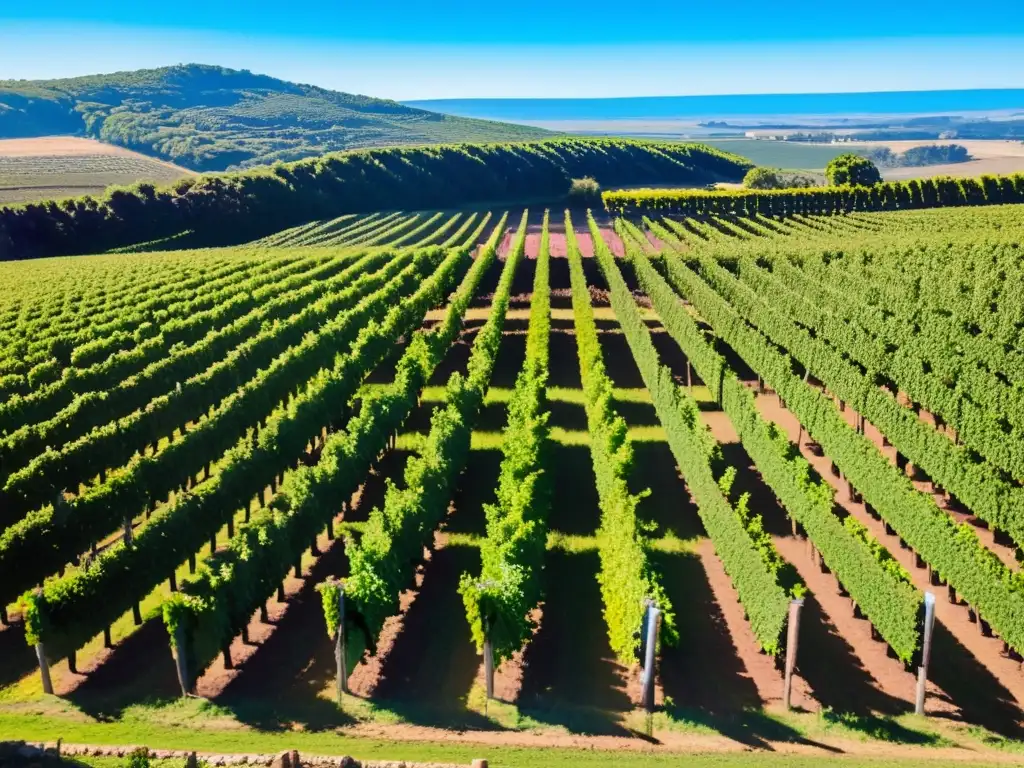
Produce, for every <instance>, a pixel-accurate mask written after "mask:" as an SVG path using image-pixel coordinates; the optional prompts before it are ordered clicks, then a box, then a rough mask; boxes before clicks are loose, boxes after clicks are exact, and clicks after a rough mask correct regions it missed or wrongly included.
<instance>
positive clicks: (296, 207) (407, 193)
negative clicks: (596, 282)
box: [0, 139, 750, 260]
mask: <svg viewBox="0 0 1024 768" xmlns="http://www.w3.org/2000/svg"><path fill="white" fill-rule="evenodd" d="M749 167H750V163H749V162H747V161H746V160H743V159H742V158H740V157H737V156H735V155H731V154H728V153H725V152H721V151H719V150H716V149H713V148H710V147H706V146H703V145H700V144H677V143H668V142H649V141H636V140H622V139H554V140H545V141H537V142H523V143H513V144H452V145H440V146H430V147H396V148H389V149H371V150H359V151H355V152H344V153H337V154H331V155H325V156H323V157H318V158H310V159H307V160H300V161H298V162H294V163H279V164H276V165H273V166H268V167H266V168H259V169H255V170H252V171H248V172H244V173H235V174H217V175H205V176H199V177H190V178H185V179H182V180H180V181H178V182H175V183H174V184H172V185H170V186H167V187H154V186H153V185H149V184H138V185H135V186H133V187H129V188H114V189H112V190H109V191H108V192H107V194H106V195H105V196H104V197H101V198H92V197H88V196H86V197H81V198H76V199H70V200H61V201H47V202H41V203H32V204H27V205H21V206H15V207H5V208H0V260H9V259H29V258H36V257H40V256H53V255H62V254H77V253H97V252H100V251H105V250H109V249H111V248H117V247H120V246H125V245H130V244H133V243H140V242H147V241H151V240H156V239H158V238H163V237H168V236H171V235H174V234H177V233H179V232H183V231H185V230H192V231H193V232H195V233H196V239H197V241H198V242H201V243H203V242H205V243H214V242H219V243H228V242H235V243H237V242H244V241H245V240H249V239H252V238H255V237H260V236H262V235H265V234H268V233H270V232H275V231H277V230H280V229H284V228H286V227H291V226H294V225H296V224H301V223H303V222H306V221H311V220H313V219H318V218H325V217H333V216H338V215H341V214H343V213H359V212H364V211H377V210H387V209H424V208H435V209H436V208H445V207H452V206H460V205H466V204H471V203H474V202H490V201H502V200H527V199H537V198H547V199H552V198H559V197H561V196H563V195H564V194H565V193H566V192H567V191H568V188H569V180H570V179H572V178H578V177H583V176H592V177H594V178H595V179H597V180H598V182H599V183H601V184H603V185H606V186H607V185H626V184H704V183H707V182H710V181H719V180H721V181H728V180H732V181H739V180H740V179H742V178H743V174H744V173H745V172H746V171H747V169H748V168H749Z"/></svg>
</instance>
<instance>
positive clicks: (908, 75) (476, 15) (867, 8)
mask: <svg viewBox="0 0 1024 768" xmlns="http://www.w3.org/2000/svg"><path fill="white" fill-rule="evenodd" d="M630 16H631V17H630V18H629V19H627V18H626V14H624V12H623V11H622V10H621V7H620V6H614V5H611V4H607V3H600V2H593V1H592V0H591V2H588V3H586V4H583V3H579V2H572V1H570V2H566V3H563V4H560V5H558V6H551V5H550V4H548V3H544V2H541V0H524V1H523V2H522V3H519V4H517V5H516V6H515V8H514V9H512V10H511V11H510V10H509V9H507V8H503V7H497V6H486V5H484V6H479V5H477V4H473V3H469V2H464V1H463V0H455V1H454V2H449V3H446V4H445V8H444V13H438V12H437V10H436V9H433V8H428V7H424V6H422V4H419V3H413V2H410V1H409V0H392V2H390V3H388V4H387V5H386V6H381V5H379V4H376V5H373V6H350V5H348V4H346V5H345V6H344V7H330V6H328V7H319V6H318V7H315V8H313V7H309V8H306V7H282V6H281V5H280V4H279V3H274V2H271V1H270V0H250V2H247V3H239V2H227V3H208V2H198V0H183V1H182V2H181V3H178V4H176V5H175V6H173V7H169V6H153V5H151V4H140V5H128V4H125V3H123V2H114V1H113V0H96V2H93V3H91V4H89V5H88V6H83V5H82V4H81V3H78V2H72V0H51V2H49V3H46V4H35V5H31V6H29V5H26V4H20V5H19V7H4V8H0V79H19V78H20V79H30V80H36V79H52V78H58V77H71V76H76V75H83V74H96V73H107V72H114V71H123V70H134V69H141V68H153V67H159V66H166V65H169V64H174V63H184V62H192V61H201V62H206V63H211V64H219V65H222V66H226V67H231V68H234V69H249V70H252V71H254V72H260V73H264V74H268V75H272V76H274V77H279V78H281V79H283V80H290V81H295V82H301V83H309V84H313V85H319V86H322V87H325V88H331V89H334V90H339V91H346V92H349V93H360V94H366V95H370V96H377V97H381V98H390V99H394V100H396V101H419V100H425V99H469V98H533V99H536V98H578V97H583V98H632V97H637V98H646V97H657V96H707V95H754V94H807V93H864V92H868V93H870V92H883V91H884V92H892V91H930V90H975V89H1002V88H1016V87H1019V86H1020V84H1021V83H1024V14H1022V13H1019V12H1018V11H1017V6H1016V3H1014V2H1011V0H992V2H990V3H989V4H988V5H987V7H986V12H985V13H982V14H978V13H973V14H972V13H965V12H964V9H963V7H962V4H954V3H952V2H950V1H949V0H932V1H931V2H928V3H925V2H923V0H912V1H911V2H904V3H898V4H893V3H889V2H883V0H864V2H863V3H861V4H860V5H859V6H858V8H857V9H856V16H857V18H858V19H863V20H865V21H863V22H861V23H851V22H850V21H849V20H848V19H845V18H838V19H837V18H836V17H837V16H841V14H837V13H836V11H835V10H834V9H833V8H831V7H828V6H825V5H823V4H820V3H813V2H810V0H793V2H792V3H790V4H789V5H787V7H786V8H785V10H783V11H780V10H779V9H777V8H772V7H767V6H765V5H764V4H763V3H760V2H755V0H736V2H734V3H732V4H730V6H729V8H728V12H727V13H724V12H723V11H722V9H721V8H714V7H706V6H697V7H684V6H681V5H680V4H678V3H676V2H673V1H672V0H652V2H651V3H649V4H647V5H645V6H644V9H643V13H642V14H638V15H634V14H631V15H630ZM634 16H635V17H634ZM873 19H878V20H884V24H878V23H874V22H873V21H872V20H873ZM627 22H628V23H627Z"/></svg>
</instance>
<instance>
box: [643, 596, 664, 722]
mask: <svg viewBox="0 0 1024 768" xmlns="http://www.w3.org/2000/svg"><path fill="white" fill-rule="evenodd" d="M660 628H661V609H660V608H658V606H657V605H656V604H655V603H654V601H653V600H650V601H648V602H647V610H646V611H645V612H644V623H643V626H642V627H641V630H640V631H641V633H642V635H641V636H642V637H644V649H643V650H644V658H643V664H644V666H643V678H642V688H641V692H640V703H641V704H642V705H643V707H644V709H645V710H646V711H647V714H648V715H650V714H651V713H653V712H654V666H655V658H656V654H657V650H658V630H659V629H660Z"/></svg>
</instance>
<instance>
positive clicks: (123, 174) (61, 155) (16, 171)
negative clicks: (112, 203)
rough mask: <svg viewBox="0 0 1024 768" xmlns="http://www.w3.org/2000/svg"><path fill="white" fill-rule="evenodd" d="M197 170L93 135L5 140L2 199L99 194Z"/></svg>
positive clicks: (0, 163)
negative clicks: (119, 186)
mask: <svg viewBox="0 0 1024 768" xmlns="http://www.w3.org/2000/svg"><path fill="white" fill-rule="evenodd" d="M191 173H192V172H191V171H188V170H186V169H184V168H179V167H178V166H176V165H172V164H170V163H165V162H162V161H160V160H155V159H153V158H150V157H146V156H145V155H140V154H138V153H137V152H132V151H131V150H128V149H124V148H122V147H115V146H111V145H109V144H103V143H102V142H99V141H94V140H93V139H81V138H75V137H71V136H48V137H44V138H37V139H6V140H0V204H11V203H24V202H29V201H32V200H40V199H48V200H49V199H59V198H64V197H79V196H81V195H87V194H91V195H95V194H99V193H101V192H103V190H104V189H106V188H107V187H109V186H111V185H112V184H134V183H135V182H137V181H151V182H155V183H161V184H166V183H168V182H171V181H174V180H176V179H180V178H181V177H183V176H188V175H191Z"/></svg>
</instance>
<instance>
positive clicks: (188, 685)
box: [174, 621, 192, 698]
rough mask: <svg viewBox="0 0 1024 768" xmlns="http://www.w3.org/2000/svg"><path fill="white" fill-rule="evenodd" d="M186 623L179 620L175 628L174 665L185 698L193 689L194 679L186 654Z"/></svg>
mask: <svg viewBox="0 0 1024 768" xmlns="http://www.w3.org/2000/svg"><path fill="white" fill-rule="evenodd" d="M185 647H186V643H185V624H184V622H181V621H179V622H178V625H177V626H176V627H175V628H174V666H175V667H176V668H177V671H178V685H180V686H181V695H182V697H183V698H184V697H185V696H188V694H189V693H190V692H191V690H192V681H191V680H190V679H189V676H188V658H187V657H186V654H185Z"/></svg>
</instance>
